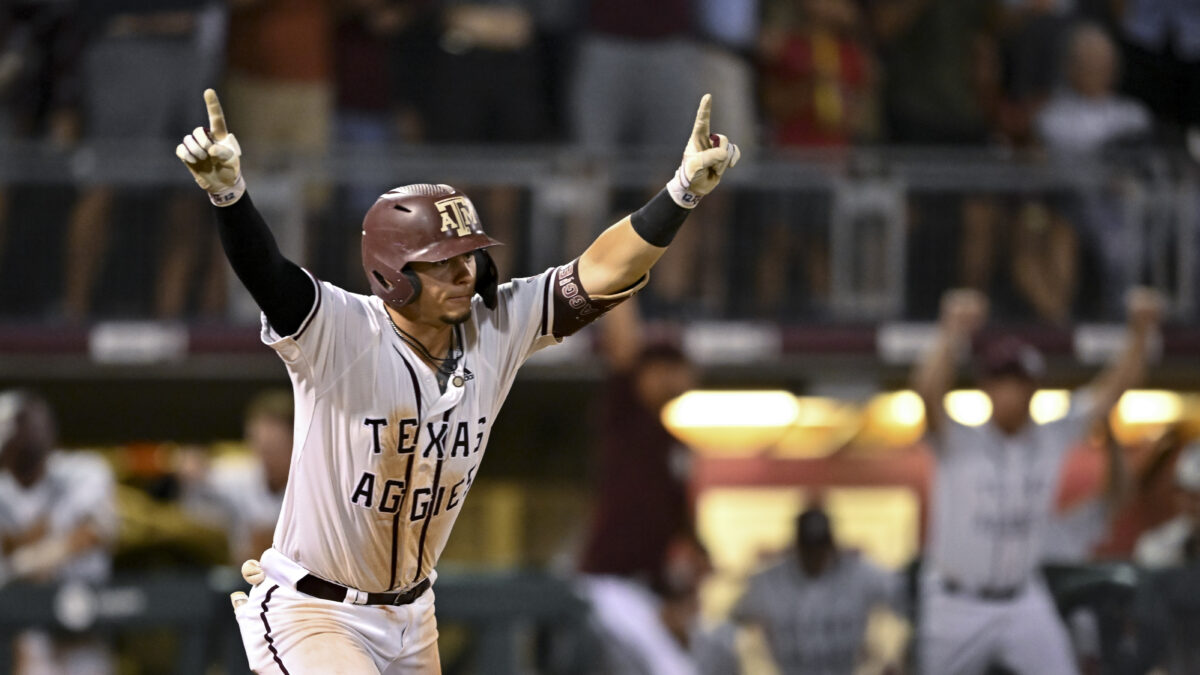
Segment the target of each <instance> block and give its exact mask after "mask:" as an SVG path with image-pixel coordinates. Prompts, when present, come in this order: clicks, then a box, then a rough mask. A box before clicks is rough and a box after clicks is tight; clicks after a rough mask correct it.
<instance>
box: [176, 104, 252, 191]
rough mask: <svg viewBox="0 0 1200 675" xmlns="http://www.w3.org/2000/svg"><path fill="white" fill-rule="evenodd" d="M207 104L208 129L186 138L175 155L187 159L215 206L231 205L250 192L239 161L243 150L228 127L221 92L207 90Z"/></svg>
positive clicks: (198, 182)
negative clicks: (219, 96)
mask: <svg viewBox="0 0 1200 675" xmlns="http://www.w3.org/2000/svg"><path fill="white" fill-rule="evenodd" d="M204 103H205V105H206V106H207V107H208V129H205V128H204V127H196V129H195V130H194V131H192V133H190V134H188V135H187V136H184V137H183V142H182V143H180V144H179V145H177V146H175V156H177V157H179V159H181V160H183V164H184V166H186V167H187V168H188V171H191V172H192V177H193V178H195V179H196V184H197V185H199V186H200V187H202V188H204V190H205V191H206V192H208V198H209V199H211V200H212V203H213V204H216V205H217V206H228V205H230V204H232V203H234V202H236V201H237V200H239V199H241V197H242V195H243V194H245V192H246V180H245V179H244V178H242V163H241V160H239V159H238V158H239V157H241V156H242V148H241V146H239V145H238V141H237V138H236V137H235V136H234V135H233V134H231V133H229V130H228V129H227V128H226V127H225V113H224V111H222V110H221V101H220V100H219V99H218V98H217V92H215V91H213V90H212V89H205V90H204Z"/></svg>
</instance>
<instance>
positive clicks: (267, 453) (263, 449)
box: [180, 389, 295, 561]
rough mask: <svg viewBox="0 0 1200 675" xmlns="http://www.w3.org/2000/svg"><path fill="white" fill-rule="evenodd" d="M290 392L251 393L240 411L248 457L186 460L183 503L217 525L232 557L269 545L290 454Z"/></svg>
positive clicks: (252, 554)
mask: <svg viewBox="0 0 1200 675" xmlns="http://www.w3.org/2000/svg"><path fill="white" fill-rule="evenodd" d="M294 427H295V419H294V417H293V415H292V394H291V392H290V391H286V390H282V389H280V390H274V389H273V390H270V391H266V392H263V393H262V394H259V395H258V396H255V397H254V399H252V400H251V401H250V405H249V406H248V407H247V410H246V420H245V429H246V432H245V442H246V445H247V446H249V448H250V457H233V458H223V459H224V461H222V459H218V460H217V461H216V462H213V463H212V465H211V466H210V465H209V463H208V461H207V451H204V450H200V451H199V452H203V453H205V456H204V457H203V458H197V459H196V460H195V461H188V462H186V463H185V465H194V468H193V466H187V468H186V470H183V471H181V472H180V473H181V475H182V476H183V477H184V499H183V502H184V506H185V508H187V510H188V512H189V513H190V514H191V515H192V516H193V517H195V518H198V519H199V520H202V521H206V522H208V523H210V524H212V525H214V526H216V527H219V528H223V529H224V530H225V532H226V535H227V536H228V541H229V552H230V556H231V558H233V559H234V560H239V561H240V560H245V559H246V558H253V557H256V556H258V554H259V553H261V552H262V551H263V549H265V548H268V547H270V546H271V539H272V537H273V535H274V530H275V524H276V523H277V522H279V512H280V510H281V509H282V508H283V491H284V487H285V486H286V485H287V477H288V468H289V467H290V466H291V459H292V443H293V435H292V429H293V428H294Z"/></svg>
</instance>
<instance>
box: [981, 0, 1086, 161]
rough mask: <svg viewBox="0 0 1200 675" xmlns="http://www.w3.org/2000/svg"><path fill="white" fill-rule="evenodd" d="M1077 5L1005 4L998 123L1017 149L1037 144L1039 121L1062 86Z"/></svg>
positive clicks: (1065, 1)
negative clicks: (1039, 114) (1035, 132)
mask: <svg viewBox="0 0 1200 675" xmlns="http://www.w3.org/2000/svg"><path fill="white" fill-rule="evenodd" d="M1074 4H1075V3H1074V0H1005V3H1004V18H1003V31H1002V33H1001V39H1000V54H1001V61H1002V66H1003V87H1004V97H1003V103H1002V104H1001V106H1000V110H999V120H998V124H999V126H1000V130H1001V132H1002V133H1003V135H1004V137H1005V138H1006V139H1007V141H1008V142H1009V143H1012V144H1014V145H1016V146H1021V147H1023V146H1026V145H1028V144H1029V143H1030V142H1031V141H1032V140H1033V119H1034V117H1035V116H1036V114H1037V112H1038V110H1039V109H1041V107H1042V105H1044V104H1045V102H1046V100H1047V99H1048V98H1050V95H1051V94H1052V93H1053V92H1054V89H1055V88H1056V87H1057V86H1058V85H1059V83H1060V82H1061V81H1062V68H1061V66H1062V64H1063V63H1064V59H1063V57H1062V53H1063V50H1064V47H1065V45H1064V43H1065V42H1066V35H1067V33H1068V31H1069V30H1070V26H1071V22H1072V21H1073V16H1074V14H1073V12H1072V10H1073V8H1074V7H1073V6H1074Z"/></svg>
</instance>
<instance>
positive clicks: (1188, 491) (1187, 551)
mask: <svg viewBox="0 0 1200 675" xmlns="http://www.w3.org/2000/svg"><path fill="white" fill-rule="evenodd" d="M1175 487H1176V490H1177V492H1176V496H1175V499H1176V503H1177V505H1178V508H1179V515H1177V516H1175V517H1174V518H1172V519H1171V520H1168V521H1167V522H1166V523H1163V524H1162V525H1159V526H1158V527H1156V528H1155V529H1153V530H1150V531H1149V532H1146V533H1144V534H1142V536H1141V537H1139V538H1138V541H1137V547H1136V548H1135V549H1134V552H1133V559H1134V562H1136V563H1137V564H1139V565H1141V566H1143V567H1147V568H1151V569H1156V568H1163V567H1177V566H1180V565H1183V564H1185V563H1186V562H1187V561H1189V560H1200V441H1193V442H1191V443H1189V444H1188V445H1186V446H1184V448H1183V449H1182V450H1181V451H1180V453H1179V458H1178V459H1176V460H1175Z"/></svg>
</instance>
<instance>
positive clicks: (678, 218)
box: [629, 190, 692, 248]
mask: <svg viewBox="0 0 1200 675" xmlns="http://www.w3.org/2000/svg"><path fill="white" fill-rule="evenodd" d="M691 212H692V210H691V209H685V208H683V207H681V206H679V205H678V204H676V203H675V200H673V199H671V194H670V193H668V192H667V191H666V190H662V191H661V192H659V193H658V194H656V195H654V196H653V197H651V198H650V201H648V202H646V205H645V206H643V207H642V208H640V209H638V210H637V211H634V212H633V215H631V216H629V222H630V223H632V224H633V231H634V232H637V233H638V236H639V237H641V238H642V239H645V240H646V243H647V244H650V245H651V246H658V247H659V248H666V247H667V245H669V244H670V243H671V240H672V239H674V238H675V233H676V232H678V231H679V228H680V227H681V226H682V225H683V221H684V220H686V219H687V217H688V214H689V213H691Z"/></svg>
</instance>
